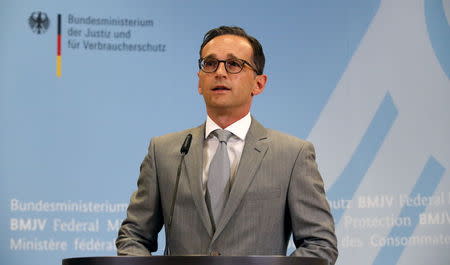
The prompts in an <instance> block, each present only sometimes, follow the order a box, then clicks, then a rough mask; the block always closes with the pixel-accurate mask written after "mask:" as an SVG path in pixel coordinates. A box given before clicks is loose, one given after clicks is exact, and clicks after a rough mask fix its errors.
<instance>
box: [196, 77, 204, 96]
mask: <svg viewBox="0 0 450 265" xmlns="http://www.w3.org/2000/svg"><path fill="white" fill-rule="evenodd" d="M197 77H198V93H199V94H200V95H202V94H203V89H202V88H201V87H200V72H197Z"/></svg>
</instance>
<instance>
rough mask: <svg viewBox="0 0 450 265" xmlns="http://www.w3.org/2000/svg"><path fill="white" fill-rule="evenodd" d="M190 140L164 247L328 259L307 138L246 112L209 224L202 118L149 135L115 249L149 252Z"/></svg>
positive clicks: (328, 233)
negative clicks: (219, 206) (229, 174)
mask: <svg viewBox="0 0 450 265" xmlns="http://www.w3.org/2000/svg"><path fill="white" fill-rule="evenodd" d="M188 133H191V134H192V136H193V138H192V144H191V148H190V150H189V153H188V154H187V155H186V157H185V161H184V164H183V166H182V171H181V179H180V183H179V189H178V195H177V200H176V206H175V210H174V217H173V223H172V228H171V232H170V235H168V234H167V231H166V240H167V242H168V246H169V248H170V251H171V255H189V254H202V255H209V254H211V253H220V254H221V255H286V249H287V246H288V241H289V237H290V235H291V233H292V234H293V238H294V243H295V245H296V247H297V249H296V250H295V251H294V252H293V253H292V255H294V256H307V257H321V258H325V259H327V260H328V261H329V262H330V264H334V262H335V261H336V258H337V253H338V251H337V246H336V245H337V242H336V236H335V234H334V222H333V218H332V216H331V214H330V208H329V205H328V202H327V200H326V198H325V193H324V187H323V181H322V178H321V176H320V173H319V171H318V169H317V165H316V162H315V152H314V148H313V146H312V144H310V143H309V142H306V141H303V140H300V139H298V138H296V137H293V136H289V135H286V134H282V133H280V132H277V131H273V130H270V129H266V128H264V127H263V126H262V125H261V124H260V123H258V122H257V121H256V120H254V119H252V124H251V126H250V129H249V132H248V133H247V136H246V139H245V146H244V149H243V153H242V156H241V160H240V163H239V166H238V170H237V173H236V175H235V176H234V178H233V183H232V187H231V192H230V196H229V200H228V202H227V204H226V206H225V209H224V211H223V214H222V217H221V220H220V222H219V223H218V224H217V227H216V230H215V232H213V227H212V224H211V220H210V217H209V214H208V209H207V206H206V202H205V198H204V195H203V194H204V193H203V190H202V163H203V159H202V157H203V141H204V133H205V127H204V124H203V125H202V126H199V127H197V128H192V129H189V130H185V131H182V132H178V133H172V134H168V135H164V136H161V137H156V138H154V139H152V141H151V143H150V147H149V151H148V155H147V156H146V157H145V159H144V161H143V162H142V165H141V171H140V176H139V180H138V189H137V191H136V192H135V193H133V195H132V197H131V202H130V205H129V207H128V210H127V218H126V219H125V220H124V222H123V224H122V226H121V228H120V230H119V236H118V238H117V241H116V245H117V251H118V254H119V255H150V253H151V252H153V251H156V250H157V235H158V232H159V231H160V230H161V228H162V226H163V225H164V224H166V225H167V222H168V216H169V214H170V213H169V211H170V204H171V201H172V196H173V192H174V189H175V181H176V174H177V172H176V171H177V164H178V163H179V161H180V157H181V155H180V147H181V145H182V143H183V141H184V139H185V137H186V135H187V134H188Z"/></svg>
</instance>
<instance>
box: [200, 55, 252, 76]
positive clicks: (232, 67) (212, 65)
mask: <svg viewBox="0 0 450 265" xmlns="http://www.w3.org/2000/svg"><path fill="white" fill-rule="evenodd" d="M220 63H224V64H225V70H226V71H227V73H230V74H238V73H240V72H241V71H242V69H243V68H244V66H245V65H248V66H249V67H250V68H251V69H252V70H253V71H255V72H256V73H258V71H256V69H255V68H254V67H253V66H252V65H251V64H250V63H249V62H247V61H246V60H243V59H227V60H218V59H215V58H200V59H198V67H199V68H200V70H202V71H203V72H205V73H214V72H215V71H217V68H219V64H220Z"/></svg>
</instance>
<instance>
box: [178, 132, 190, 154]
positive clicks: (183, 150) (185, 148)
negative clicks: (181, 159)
mask: <svg viewBox="0 0 450 265" xmlns="http://www.w3.org/2000/svg"><path fill="white" fill-rule="evenodd" d="M191 141H192V134H188V135H187V136H186V138H185V139H184V142H183V145H182V146H181V149H180V153H181V154H182V155H186V154H187V153H188V152H189V148H190V147H191Z"/></svg>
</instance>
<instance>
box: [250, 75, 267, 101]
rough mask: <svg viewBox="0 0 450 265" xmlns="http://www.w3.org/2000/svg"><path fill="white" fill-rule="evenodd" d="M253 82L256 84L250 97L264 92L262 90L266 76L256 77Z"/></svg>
mask: <svg viewBox="0 0 450 265" xmlns="http://www.w3.org/2000/svg"><path fill="white" fill-rule="evenodd" d="M255 80H256V83H255V87H254V88H253V90H252V96H256V95H258V94H261V93H262V92H263V91H264V88H265V87H266V83H267V75H257V76H256V78H255Z"/></svg>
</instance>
